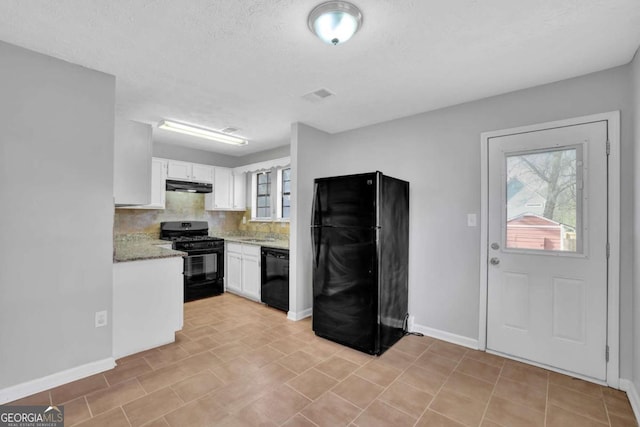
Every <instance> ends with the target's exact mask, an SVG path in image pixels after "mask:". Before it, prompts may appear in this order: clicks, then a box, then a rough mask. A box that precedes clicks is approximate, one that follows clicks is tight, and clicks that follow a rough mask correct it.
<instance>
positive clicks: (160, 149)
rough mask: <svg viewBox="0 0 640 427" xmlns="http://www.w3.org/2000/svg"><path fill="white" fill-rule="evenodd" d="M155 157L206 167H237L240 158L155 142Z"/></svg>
mask: <svg viewBox="0 0 640 427" xmlns="http://www.w3.org/2000/svg"><path fill="white" fill-rule="evenodd" d="M152 151H153V157H161V158H163V159H171V160H182V161H184V162H191V163H202V164H204V165H213V166H224V167H229V168H232V167H235V166H238V164H237V162H238V157H234V156H227V155H225V154H219V153H213V152H211V151H206V150H198V149H196V148H189V147H182V146H179V145H172V144H164V143H161V142H157V141H154V142H153V150H152Z"/></svg>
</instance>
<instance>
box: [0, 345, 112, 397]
mask: <svg viewBox="0 0 640 427" xmlns="http://www.w3.org/2000/svg"><path fill="white" fill-rule="evenodd" d="M115 366H116V361H115V359H114V358H113V357H108V358H106V359H102V360H96V361H95V362H90V363H87V364H84V365H80V366H76V367H75V368H71V369H67V370H64V371H61V372H56V373H55V374H51V375H47V376H46V377H42V378H36V379H35V380H31V381H27V382H24V383H21V384H16V385H13V386H11V387H7V388H4V389H2V390H0V405H4V404H5V403H7V402H13V401H14V400H18V399H22V398H23V397H27V396H31V395H32V394H35V393H39V392H41V391H44V390H48V389H50V388H53V387H57V386H59V385H62V384H67V383H70V382H72V381H76V380H79V379H82V378H86V377H88V376H91V375H94V374H98V373H100V372H104V371H108V370H109V369H113V368H114V367H115ZM53 403H54V404H55V403H62V402H53Z"/></svg>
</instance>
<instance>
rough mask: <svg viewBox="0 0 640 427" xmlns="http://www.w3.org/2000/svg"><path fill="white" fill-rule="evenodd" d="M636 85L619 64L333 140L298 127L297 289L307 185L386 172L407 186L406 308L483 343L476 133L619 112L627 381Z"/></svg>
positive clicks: (304, 256)
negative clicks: (475, 217)
mask: <svg viewBox="0 0 640 427" xmlns="http://www.w3.org/2000/svg"><path fill="white" fill-rule="evenodd" d="M630 84H631V80H630V67H629V66H623V67H618V68H614V69H611V70H606V71H603V72H599V73H595V74H590V75H587V76H582V77H578V78H574V79H570V80H565V81H561V82H557V83H553V84H548V85H544V86H539V87H535V88H531V89H527V90H522V91H517V92H513V93H508V94H505V95H500V96H496V97H492V98H487V99H482V100H479V101H475V102H471V103H467V104H462V105H457V106H454V107H450V108H446V109H442V110H437V111H433V112H428V113H424V114H420V115H416V116H412V117H406V118H402V119H398V120H394V121H390V122H386V123H381V124H378V125H373V126H368V127H365V128H361V129H357V130H354V131H350V132H344V133H340V134H335V135H329V136H327V137H324V135H323V136H322V137H318V134H317V132H316V133H312V132H310V131H309V130H308V129H306V128H303V127H302V126H299V127H298V135H297V137H296V138H295V139H296V144H297V149H296V150H294V149H293V147H292V157H293V155H294V154H295V157H296V159H295V160H293V159H292V160H293V162H294V164H295V165H296V169H297V173H298V175H299V178H298V181H299V182H298V191H297V193H295V196H296V199H297V200H298V204H297V207H296V211H297V212H296V218H298V219H299V222H302V224H300V223H298V222H296V223H295V224H294V229H295V233H296V234H297V247H296V257H297V259H296V269H297V271H296V276H295V277H296V280H297V284H296V286H297V288H298V289H300V288H305V287H310V285H311V281H310V274H311V273H310V262H309V261H308V260H309V253H310V251H311V248H310V242H309V240H310V238H309V232H308V227H307V226H308V220H309V219H308V218H309V215H310V214H309V212H310V210H309V209H310V204H311V197H312V191H311V184H310V180H311V179H312V178H313V177H316V176H330V175H336V174H348V173H358V172H369V171H374V170H380V171H382V172H383V173H385V174H388V175H391V176H395V177H398V178H401V179H405V180H407V181H409V182H410V183H411V210H410V221H411V238H410V259H409V311H410V314H411V315H412V316H415V323H416V324H419V325H421V326H426V327H429V328H434V329H438V330H442V331H445V332H449V333H453V334H457V335H461V336H464V337H469V338H472V339H477V338H478V316H479V314H478V306H479V303H478V300H479V283H480V277H479V272H480V259H479V258H480V227H475V228H470V227H467V224H466V215H467V213H477V214H479V213H480V134H481V133H482V132H484V131H490V130H497V129H505V128H510V127H516V126H524V125H529V124H535V123H541V122H547V121H553V120H560V119H565V118H570V117H576V116H582V115H587V114H595V113H602V112H607V111H612V110H621V111H622V114H621V116H622V119H621V120H622V124H621V126H622V129H621V134H622V140H621V145H622V188H621V191H622V207H621V212H622V213H621V215H622V218H621V221H622V222H621V226H622V230H623V233H622V236H621V237H622V250H621V254H622V258H621V270H622V271H621V295H620V297H621V301H622V307H621V359H622V360H621V375H622V377H624V378H630V377H631V374H632V372H631V370H632V328H631V325H632V321H631V319H632V305H631V297H632V286H631V284H632V274H631V273H632V263H633V260H632V254H631V250H632V233H629V232H624V231H625V230H632V229H633V228H632V227H633V185H632V179H631V177H632V176H633V158H632V155H631V154H632V153H633V150H632V137H631V135H632V116H631V112H632V108H631V107H632V106H631V93H630ZM302 129H304V132H301V130H302ZM293 140H294V138H292V141H293ZM304 304H305V305H306V307H309V306H310V305H311V299H310V298H308V299H307V300H305V301H304Z"/></svg>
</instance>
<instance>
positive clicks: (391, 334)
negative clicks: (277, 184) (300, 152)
mask: <svg viewBox="0 0 640 427" xmlns="http://www.w3.org/2000/svg"><path fill="white" fill-rule="evenodd" d="M311 221H312V223H311V240H312V246H313V330H314V332H315V334H316V335H318V336H320V337H323V338H327V339H330V340H332V341H335V342H337V343H340V344H343V345H346V346H349V347H352V348H354V349H357V350H360V351H363V352H366V353H369V354H377V355H379V354H382V353H383V352H384V351H385V350H387V349H388V348H389V347H391V346H392V345H393V344H394V343H395V342H396V341H398V340H399V339H400V338H402V336H403V333H404V328H403V327H404V322H405V318H406V316H407V313H408V295H407V290H408V274H407V273H408V256H409V183H408V182H406V181H402V180H399V179H395V178H391V177H389V176H385V175H383V174H382V173H381V172H373V173H366V174H359V175H348V176H338V177H331V178H319V179H316V180H315V181H314V196H313V208H312V220H311Z"/></svg>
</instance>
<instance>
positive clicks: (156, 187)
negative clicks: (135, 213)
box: [121, 157, 167, 209]
mask: <svg viewBox="0 0 640 427" xmlns="http://www.w3.org/2000/svg"><path fill="white" fill-rule="evenodd" d="M166 181H167V161H166V160H164V159H157V158H155V157H154V158H152V159H151V189H150V191H149V200H151V203H149V204H147V205H142V206H121V207H123V208H131V209H164V208H165V200H166V199H165V195H166V187H167V184H166Z"/></svg>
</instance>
